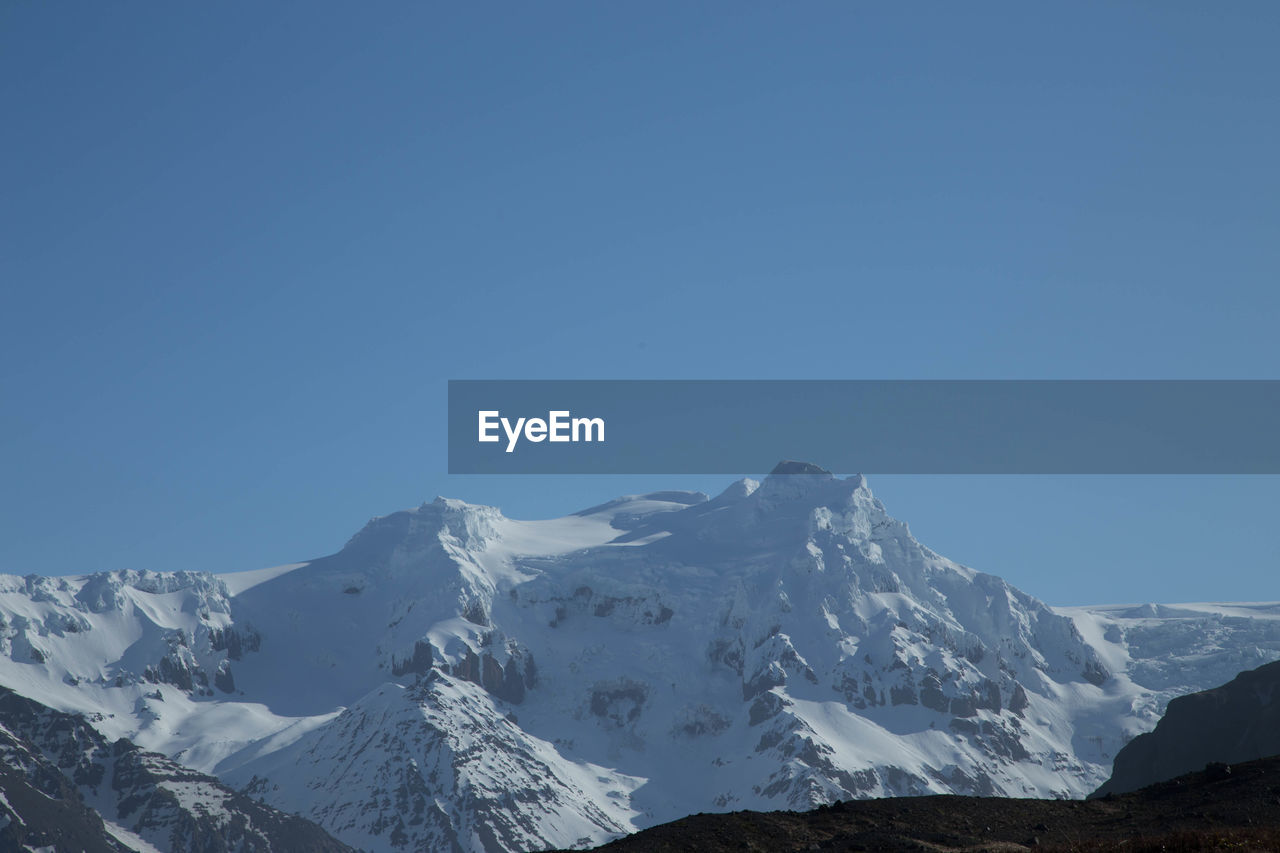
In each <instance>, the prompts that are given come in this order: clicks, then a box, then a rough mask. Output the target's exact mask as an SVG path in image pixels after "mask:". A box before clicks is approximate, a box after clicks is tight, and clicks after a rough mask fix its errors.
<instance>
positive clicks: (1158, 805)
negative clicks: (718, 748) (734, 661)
mask: <svg viewBox="0 0 1280 853" xmlns="http://www.w3.org/2000/svg"><path fill="white" fill-rule="evenodd" d="M596 849H598V850H602V851H609V853H677V851H680V852H681V853H683V852H684V851H687V853H695V851H697V853H720V851H724V852H725V853H727V852H728V851H735V853H738V852H739V851H755V853H766V851H767V853H790V851H809V850H821V851H887V853H894V851H943V852H944V853H945V851H962V850H963V851H970V852H971V853H977V852H978V851H991V853H995V851H1004V853H1011V851H1018V850H1045V851H1068V850H1069V851H1112V850H1115V851H1120V850H1123V851H1130V852H1131V853H1134V852H1135V851H1136V853H1147V851H1150V853H1155V851H1164V850H1177V851H1199V850H1238V851H1275V850H1280V758H1269V759H1262V760H1259V761H1253V762H1248V763H1245V764H1238V765H1233V766H1231V767H1229V768H1226V767H1225V766H1219V765H1215V766H1214V767H1210V768H1206V769H1205V770H1203V771H1201V772H1199V773H1193V774H1190V775H1187V776H1182V777H1180V778H1178V779H1175V780H1172V781H1168V782H1162V783H1160V784H1158V785H1153V786H1150V787H1148V788H1144V789H1143V790H1141V791H1137V792H1133V793H1128V794H1119V795H1110V796H1107V797H1103V798H1100V799H1093V800H1083V801H1082V800H1026V799H1005V798H999V797H958V796H934V797H894V798H887V799H881V800H855V801H846V802H840V803H835V804H833V805H831V806H825V807H821V808H818V809H815V810H813V811H809V812H733V813H730V814H698V815H693V816H692V817H687V818H683V819H681V820H677V821H673V822H671V823H666V824H662V825H661V826H655V827H652V828H650V829H646V830H644V831H643V832H638V833H636V834H635V835H630V836H627V837H626V838H622V839H619V840H617V841H614V842H611V843H609V844H606V845H604V846H602V847H599V848H596Z"/></svg>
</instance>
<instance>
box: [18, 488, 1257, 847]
mask: <svg viewBox="0 0 1280 853" xmlns="http://www.w3.org/2000/svg"><path fill="white" fill-rule="evenodd" d="M1276 658H1280V606H1276V605H1236V606H1225V605H1222V606H1220V605H1184V606H1177V607H1172V608H1161V607H1158V606H1151V607H1146V608H1133V607H1128V608H1126V607H1110V608H1071V609H1054V608H1050V607H1047V606H1046V605H1044V604H1043V603H1041V602H1039V601H1038V600H1036V599H1035V598H1033V597H1032V596H1030V595H1028V594H1026V593H1024V592H1022V591H1020V590H1018V589H1016V588H1014V587H1011V586H1010V585H1009V584H1007V583H1006V582H1004V581H1003V580H1001V579H1000V578H997V577H994V576H992V575H987V574H983V573H981V572H977V571H974V570H972V569H969V568H966V567H963V566H959V565H957V564H955V563H953V562H951V561H949V560H947V559H946V558H944V557H942V556H940V555H938V554H936V553H934V552H933V551H931V550H929V549H928V548H926V547H925V546H923V545H921V544H920V543H919V542H917V541H916V540H915V539H914V537H912V535H911V533H910V530H909V528H908V527H907V525H906V524H905V523H903V522H901V521H898V520H897V519H894V518H892V517H891V516H889V515H888V513H887V512H886V510H885V508H884V506H883V505H882V504H881V503H880V501H879V500H877V499H876V498H875V497H874V495H873V494H872V493H871V490H870V488H869V486H868V484H867V483H866V481H865V480H864V479H863V478H862V477H851V478H847V479H842V478H837V477H834V476H832V475H830V474H828V473H826V472H822V471H821V469H816V467H815V466H805V465H804V464H803V463H790V464H789V465H787V466H780V468H779V469H778V470H777V472H775V474H773V475H771V476H770V477H768V478H766V479H765V481H764V482H763V483H756V482H754V481H749V480H744V481H740V482H739V483H736V484H734V485H733V486H731V487H729V488H728V489H726V490H725V492H723V493H722V494H720V495H717V496H715V497H713V498H708V497H707V496H706V495H702V494H700V493H696V492H679V491H668V492H657V493H652V494H648V495H635V496H628V497H624V498H620V499H618V500H615V501H611V502H609V503H606V504H603V505H601V506H598V507H592V508H590V509H587V510H584V511H582V512H580V513H577V514H574V515H571V516H567V517H565V518H562V519H553V520H547V521H519V520H514V519H509V518H506V517H505V516H503V515H502V513H501V512H499V511H498V510H497V509H496V508H493V507H484V506H475V505H470V504H466V503H463V502H460V501H453V500H445V499H442V498H438V499H436V500H435V501H433V502H429V503H425V504H423V505H421V506H419V507H416V508H414V509H411V510H406V511H404V512H399V513H393V514H391V515H388V516H384V517H381V518H376V519H374V520H372V521H371V522H369V524H368V525H366V526H365V527H364V528H363V529H362V530H360V531H359V532H357V533H356V535H355V536H353V537H352V538H351V539H350V541H349V542H348V543H347V544H346V546H344V548H343V549H342V550H341V551H340V552H338V553H337V554H334V555H332V556H329V557H324V558H321V559H318V560H312V561H310V562H307V563H297V564H292V565H290V566H286V567H279V568H277V569H271V570H262V571H260V572H255V573H244V574H240V575H223V576H213V575H204V574H193V573H175V574H154V573H119V572H117V573H109V574H100V575H91V576H86V577H79V578H36V577H28V578H16V577H4V578H0V684H4V685H6V686H10V687H12V688H13V689H15V690H18V691H19V692H21V693H24V694H26V695H29V696H32V697H34V698H37V699H39V700H40V701H43V702H46V703H47V704H50V705H53V706H55V707H58V708H62V709H66V710H76V711H81V712H85V713H89V714H92V715H93V716H92V717H91V719H93V720H94V724H95V725H96V726H98V727H99V728H100V729H101V730H102V731H104V732H105V733H107V734H108V735H109V736H111V737H118V736H123V735H127V736H129V737H131V738H133V739H134V740H136V741H137V742H138V743H139V744H141V745H143V746H144V747H147V748H150V749H155V750H158V751H161V752H164V753H165V754H167V755H170V756H174V757H177V758H178V759H179V760H181V761H183V762H185V763H187V764H189V765H191V766H193V767H196V768H199V769H202V770H207V771H212V772H216V773H218V774H219V775H221V776H222V777H223V778H224V779H226V780H228V781H230V782H231V783H233V784H235V785H241V786H250V787H251V790H252V791H253V792H254V794H255V796H262V797H264V798H265V799H266V800H267V801H268V802H270V803H272V804H274V805H277V806H280V807H282V808H287V809H296V810H299V811H301V812H302V813H303V814H305V815H306V816H308V817H311V818H312V819H314V820H317V821H318V822H320V823H321V825H322V826H324V827H325V828H326V829H328V830H329V831H330V832H332V833H333V834H334V835H336V836H337V837H339V838H340V839H342V840H344V841H347V842H348V843H351V844H353V845H357V846H360V847H364V848H366V849H371V850H392V849H413V848H415V847H423V846H426V847H438V846H440V845H446V846H448V845H452V844H456V845H457V846H458V847H459V848H461V849H464V850H493V849H514V848H517V847H522V846H524V847H537V846H555V845H559V846H572V845H575V844H589V843H597V842H599V841H602V840H604V839H606V838H608V837H610V836H612V835H615V834H617V833H619V832H625V831H628V830H630V829H632V828H636V827H640V826H646V825H650V824H652V823H655V822H658V821H663V820H669V819H672V818H675V817H679V816H680V815H682V814H685V813H688V812H690V811H699V810H714V809H738V808H759V809H771V808H804V807H809V806H812V805H815V804H818V803H821V802H825V801H829V800H831V799H835V798H848V797H861V796H877V795H884V794H908V793H928V792H961V793H975V792H976V793H1001V794H1009V795H1017V796H1021V795H1041V796H1081V795H1083V794H1085V793H1087V792H1089V791H1091V790H1093V789H1094V788H1096V787H1097V785H1098V784H1100V782H1101V781H1102V780H1103V779H1105V778H1106V776H1107V774H1108V772H1109V770H1110V759H1111V757H1112V755H1114V753H1115V751H1116V750H1117V749H1118V748H1119V747H1120V746H1121V745H1122V744H1123V743H1124V742H1125V740H1126V739H1127V738H1128V737H1131V736H1132V735H1133V734H1136V733H1137V732H1140V731H1144V730H1146V729H1149V728H1151V727H1152V726H1153V725H1154V723H1155V721H1156V719H1157V717H1158V714H1159V712H1160V710H1161V709H1162V708H1163V706H1164V704H1165V703H1166V702H1167V701H1168V699H1169V698H1171V697H1172V696H1173V695H1176V694H1177V693H1180V692H1186V691H1187V690H1194V689H1203V688H1204V687H1209V686H1213V685H1214V684H1217V683H1221V681H1224V680H1226V679H1227V678H1230V677H1231V676H1232V675H1234V674H1235V671H1231V672H1227V671H1228V670H1231V669H1232V667H1238V668H1247V667H1249V666H1256V665H1257V664H1259V663H1263V662H1266V661H1267V660H1272V659H1276ZM1236 671H1238V670H1236ZM1223 673H1227V674H1226V676H1225V677H1223ZM504 780H505V781H504ZM388 804H390V805H388Z"/></svg>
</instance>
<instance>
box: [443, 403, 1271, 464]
mask: <svg viewBox="0 0 1280 853" xmlns="http://www.w3.org/2000/svg"><path fill="white" fill-rule="evenodd" d="M1277 436H1280V381H1277V380H1154V381H1145V380H1143V381H1128V380H1121V381H1099V380H1035V381H1023V380H976V381H953V380H910V381H894V380H884V381H878V380H848V381H828V380H814V381H807V380H806V381H800V380H795V381H793V380H760V381H756V380H741V381H735V380H619V381H606V380H546V381H544V380H511V381H505V380H454V381H451V382H450V383H449V473H451V474H742V473H748V472H753V471H767V470H769V469H770V468H771V467H772V466H773V464H774V463H775V462H777V461H778V460H779V459H803V460H808V461H811V462H815V463H818V464H820V465H822V466H823V467H825V468H829V469H831V470H834V471H840V472H846V473H853V472H862V473H872V474H874V473H880V474H1276V473H1280V448H1278V447H1277Z"/></svg>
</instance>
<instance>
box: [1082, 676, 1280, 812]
mask: <svg viewBox="0 0 1280 853" xmlns="http://www.w3.org/2000/svg"><path fill="white" fill-rule="evenodd" d="M1274 755H1280V661H1278V662H1276V663H1271V664H1267V665H1266V666H1262V667H1259V668H1257V669H1254V670H1250V671H1248V672H1242V673H1240V674H1239V675H1238V676H1236V677H1235V678H1234V679H1233V680H1231V681H1230V682H1228V683H1226V684H1224V685H1222V686H1221V687H1215V688H1214V689H1212V690H1204V691H1201V692H1200V693H1192V694H1190V695H1188V696H1180V697H1178V698H1177V699H1174V700H1173V701H1171V702H1170V703H1169V706H1168V709H1167V710H1166V711H1165V714H1164V717H1163V718H1162V719H1161V720H1160V722H1159V723H1158V724H1157V725H1156V727H1155V730H1154V731H1151V732H1147V733H1146V734H1141V735H1138V736H1137V737H1136V738H1134V739H1133V740H1132V741H1131V742H1130V743H1129V744H1128V745H1127V746H1125V747H1124V749H1122V750H1120V752H1119V753H1118V754H1117V755H1116V760H1115V768H1114V770H1113V772H1112V774H1111V778H1110V779H1108V780H1107V782H1106V783H1105V784H1104V785H1102V787H1100V788H1099V789H1098V790H1097V791H1096V792H1095V795H1096V796H1100V795H1104V794H1109V793H1116V794H1120V793H1124V792H1126V791H1136V790H1138V789H1139V788H1144V787H1146V786H1148V785H1153V784H1155V783H1156V782H1163V781H1165V780H1166V779H1172V778H1174V777H1176V776H1181V775H1182V774H1184V773H1191V772H1193V771H1196V770H1201V769H1203V768H1204V767H1205V766H1206V765H1208V764H1236V763H1239V762H1243V761H1251V760H1253V759H1255V758H1265V757H1268V756H1274Z"/></svg>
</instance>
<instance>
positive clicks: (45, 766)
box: [0, 688, 350, 853]
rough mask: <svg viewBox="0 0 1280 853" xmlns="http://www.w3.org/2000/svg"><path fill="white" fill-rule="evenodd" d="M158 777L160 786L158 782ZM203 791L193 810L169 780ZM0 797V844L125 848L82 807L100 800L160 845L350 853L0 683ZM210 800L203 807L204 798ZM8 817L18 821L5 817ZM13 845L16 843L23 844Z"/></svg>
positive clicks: (290, 819) (307, 827)
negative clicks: (2, 802) (0, 800)
mask: <svg viewBox="0 0 1280 853" xmlns="http://www.w3.org/2000/svg"><path fill="white" fill-rule="evenodd" d="M166 783H168V784H166ZM175 784H176V785H180V786H182V787H183V788H186V789H191V788H193V787H197V788H199V789H200V790H202V791H203V792H205V794H206V795H207V796H205V797H204V798H203V799H204V800H205V802H204V803H198V804H197V805H195V806H194V807H191V806H188V805H186V804H184V803H183V802H182V801H181V800H180V799H179V798H178V797H177V796H175V794H174V793H173V792H172V791H171V790H169V786H170V785H175ZM0 793H3V794H4V797H5V799H6V800H7V802H8V804H9V805H8V811H9V812H10V813H11V814H8V815H6V814H5V809H4V808H0V822H2V818H3V817H4V816H9V817H10V821H9V822H8V823H7V824H5V825H4V826H0V850H18V849H26V847H33V848H39V847H42V846H48V845H52V846H54V847H55V848H56V849H57V850H77V851H79V850H125V849H128V848H126V847H122V846H120V845H119V844H118V842H117V841H116V840H115V839H114V838H113V837H112V836H111V835H110V834H109V833H108V832H107V831H106V829H105V827H104V826H103V823H102V817H101V816H100V815H99V813H98V812H96V811H94V810H93V809H92V808H90V807H89V806H88V805H87V804H86V797H88V798H91V799H92V800H93V801H95V802H99V803H101V802H104V801H105V802H108V803H111V804H113V805H114V808H113V809H112V808H109V809H108V810H109V811H112V812H113V813H112V814H108V815H107V818H108V819H109V820H112V821H114V822H116V823H117V824H119V825H122V826H124V827H126V828H128V829H129V830H130V831H132V832H135V833H137V834H138V835H140V836H141V837H143V838H144V839H146V840H148V841H149V842H151V843H152V844H154V845H156V846H158V847H160V848H161V849H164V850H173V851H185V850H199V851H202V853H205V852H206V851H207V853H221V851H231V850H237V851H245V852H246V853H249V851H281V853H283V851H298V853H310V851H315V853H344V851H348V850H350V848H349V847H347V846H346V845H344V844H342V843H340V842H338V841H336V840H335V839H333V838H332V837H331V836H330V835H329V834H328V833H326V832H325V831H324V830H322V829H321V828H320V827H318V826H316V825H315V824H313V823H311V822H310V821H308V820H305V819H303V818H300V817H297V816H296V815H291V814H286V813H284V812H281V811H278V810H276V809H273V808H271V807H269V806H266V805H263V804H262V803H259V802H257V801H255V800H252V799H250V798H249V797H247V796H244V795H243V794H239V793H237V792H235V791H233V790H232V789H230V788H228V787H227V786H225V785H223V784H222V783H221V782H220V781H218V780H217V779H215V778H214V777H212V776H208V775H206V774H203V773H199V772H196V771H194V770H191V769H189V768H186V767H183V766H182V765H180V764H178V763H176V762H174V761H171V760H169V759H168V758H165V757H164V756H163V755H159V754H157V753H153V752H147V751H145V750H143V749H140V748H139V747H138V746H137V745H135V744H133V743H132V742H130V741H128V740H125V739H123V738H122V739H120V740H117V741H116V742H115V743H109V742H108V741H107V740H106V738H104V737H103V736H102V735H101V734H99V733H98V731H97V730H96V729H94V728H93V727H92V726H90V725H89V724H88V723H87V722H86V721H85V720H84V719H83V718H82V717H79V716H76V715H74V714H65V713H62V712H60V711H55V710H53V709H51V708H48V707H46V706H45V705H42V704H40V703H39V702H36V701H34V700H32V699H28V698H26V697H24V696H20V695H18V694H17V693H14V692H13V691H11V690H8V689H5V688H0ZM215 800H216V801H220V805H218V806H216V807H213V806H211V805H210V803H212V802H213V801H215ZM14 817H17V818H19V820H13V818H14ZM23 845H26V847H24V846H23Z"/></svg>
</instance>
